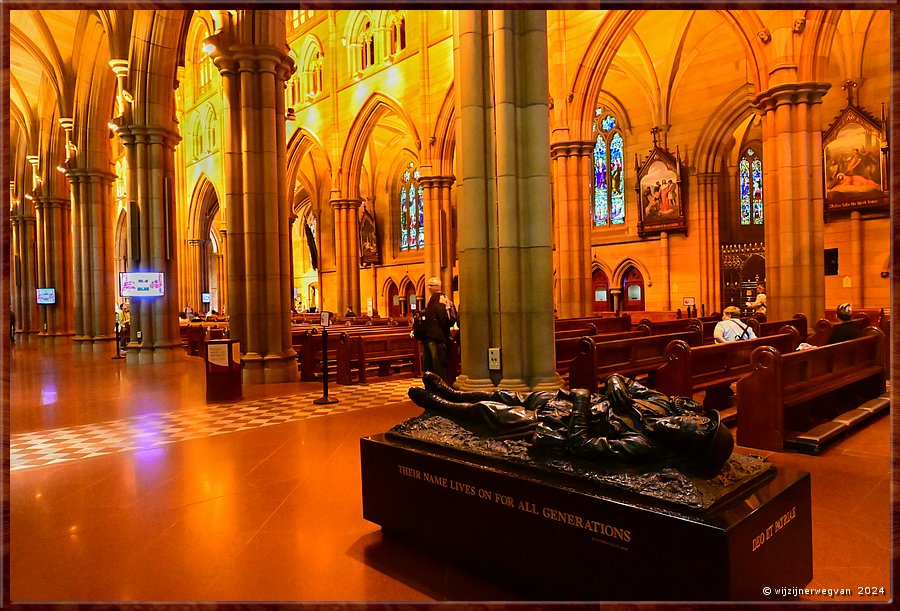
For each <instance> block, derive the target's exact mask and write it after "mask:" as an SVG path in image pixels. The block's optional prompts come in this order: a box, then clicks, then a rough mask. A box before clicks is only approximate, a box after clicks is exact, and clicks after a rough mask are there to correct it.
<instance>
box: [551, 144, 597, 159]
mask: <svg viewBox="0 0 900 611" xmlns="http://www.w3.org/2000/svg"><path fill="white" fill-rule="evenodd" d="M593 150H594V143H593V142H590V141H587V142H585V141H567V142H554V143H553V144H551V145H550V158H551V159H557V158H559V157H580V156H583V155H590V154H591V152H592V151H593Z"/></svg>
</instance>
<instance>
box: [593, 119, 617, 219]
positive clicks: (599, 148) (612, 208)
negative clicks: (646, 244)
mask: <svg viewBox="0 0 900 611" xmlns="http://www.w3.org/2000/svg"><path fill="white" fill-rule="evenodd" d="M594 138H595V139H596V140H595V141H594V181H593V182H594V184H593V196H594V197H593V217H594V225H595V226H597V227H606V226H609V225H624V224H625V161H624V160H625V141H624V140H623V139H622V132H621V130H620V129H619V122H618V121H617V120H616V117H615V115H614V114H612V112H610V111H609V110H606V109H604V108H597V109H595V110H594Z"/></svg>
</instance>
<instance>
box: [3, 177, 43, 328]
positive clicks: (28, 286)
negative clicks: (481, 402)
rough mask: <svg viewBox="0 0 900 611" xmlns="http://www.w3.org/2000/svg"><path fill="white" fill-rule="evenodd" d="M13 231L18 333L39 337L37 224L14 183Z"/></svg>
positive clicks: (12, 268)
mask: <svg viewBox="0 0 900 611" xmlns="http://www.w3.org/2000/svg"><path fill="white" fill-rule="evenodd" d="M10 202H11V204H12V206H11V208H12V209H11V211H10V215H9V216H10V226H11V227H10V229H11V236H10V237H11V238H12V240H11V242H12V244H11V246H12V250H11V257H10V262H9V275H10V280H11V282H10V284H11V285H12V298H13V304H12V308H13V311H14V312H15V314H16V331H17V333H18V334H29V333H36V332H37V331H39V329H40V327H39V321H38V313H37V307H38V306H37V303H35V289H36V288H37V286H36V285H35V281H36V278H35V276H34V269H35V268H36V262H35V259H34V254H35V234H36V229H37V227H36V222H35V217H34V207H33V206H32V205H26V204H29V203H30V202H28V201H23V200H20V199H17V198H16V197H15V183H14V182H10Z"/></svg>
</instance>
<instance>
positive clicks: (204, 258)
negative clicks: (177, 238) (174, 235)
mask: <svg viewBox="0 0 900 611" xmlns="http://www.w3.org/2000/svg"><path fill="white" fill-rule="evenodd" d="M187 269H188V273H189V274H190V276H189V278H190V281H189V282H188V283H187V284H188V287H189V289H188V292H187V300H188V303H190V304H191V306H192V307H193V308H194V309H195V310H197V311H198V312H199V311H202V310H203V304H202V302H201V301H200V299H201V295H202V294H203V293H206V292H208V291H209V240H188V266H187Z"/></svg>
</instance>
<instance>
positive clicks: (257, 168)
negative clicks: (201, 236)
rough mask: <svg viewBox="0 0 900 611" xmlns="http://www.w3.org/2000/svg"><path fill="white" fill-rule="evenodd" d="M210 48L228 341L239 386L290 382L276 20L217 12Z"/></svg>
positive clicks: (293, 366) (292, 358) (282, 63)
mask: <svg viewBox="0 0 900 611" xmlns="http://www.w3.org/2000/svg"><path fill="white" fill-rule="evenodd" d="M222 18H223V20H222V25H221V28H220V29H219V30H218V31H217V32H216V33H215V34H214V35H213V36H211V37H210V38H209V39H207V40H208V42H209V43H211V44H212V45H213V46H214V47H215V50H214V51H213V52H212V53H211V54H210V56H211V57H212V58H213V63H214V64H215V65H216V67H217V68H218V70H219V73H220V74H221V75H222V84H223V88H224V94H225V117H226V119H225V121H224V124H225V130H224V131H225V134H224V139H223V146H224V150H225V220H226V223H225V224H226V226H227V227H228V234H229V240H230V244H229V247H228V286H229V302H228V303H229V311H230V317H231V337H232V338H233V339H237V340H239V341H240V342H241V352H242V353H243V361H244V370H243V379H244V382H246V383H273V382H289V381H293V380H296V379H297V363H296V352H295V351H294V349H293V348H292V347H291V278H290V268H291V265H290V233H289V219H290V215H291V210H290V189H289V188H288V185H287V160H286V141H285V104H284V84H285V81H286V80H287V79H288V77H289V76H290V75H291V73H292V72H293V71H294V64H293V61H292V60H291V58H290V57H289V56H288V46H287V39H286V32H285V24H284V11H283V10H272V11H265V10H260V11H246V10H238V11H235V12H234V14H231V13H222Z"/></svg>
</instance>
